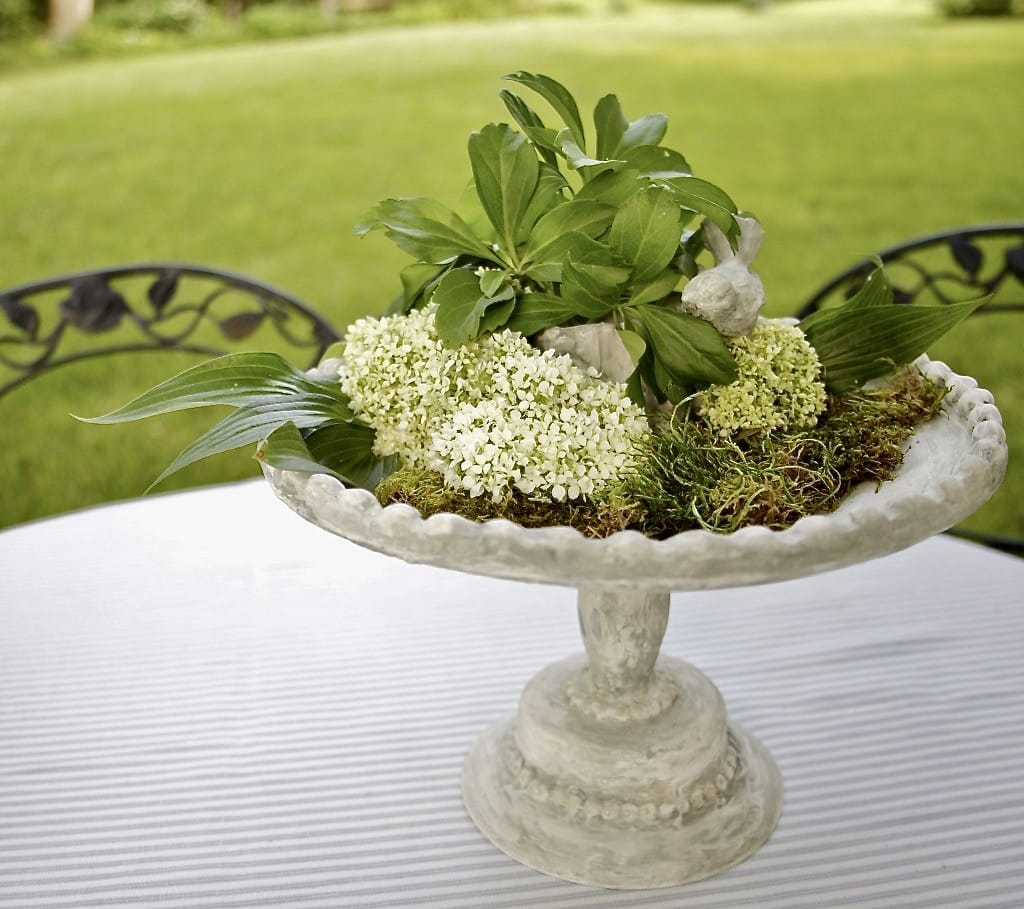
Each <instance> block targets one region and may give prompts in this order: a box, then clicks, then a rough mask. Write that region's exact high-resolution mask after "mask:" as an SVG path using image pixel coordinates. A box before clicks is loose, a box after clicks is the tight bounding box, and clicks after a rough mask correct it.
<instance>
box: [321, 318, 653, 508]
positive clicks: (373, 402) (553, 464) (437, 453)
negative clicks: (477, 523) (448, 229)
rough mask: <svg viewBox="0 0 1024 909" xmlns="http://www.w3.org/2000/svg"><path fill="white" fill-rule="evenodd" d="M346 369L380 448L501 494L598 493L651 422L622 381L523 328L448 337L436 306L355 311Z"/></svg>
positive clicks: (470, 487)
mask: <svg viewBox="0 0 1024 909" xmlns="http://www.w3.org/2000/svg"><path fill="white" fill-rule="evenodd" d="M339 374H340V376H341V385H342V389H343V390H344V392H345V393H346V394H347V395H348V396H349V397H350V398H351V401H352V407H353V409H354V410H355V411H356V412H358V413H360V414H362V416H363V417H364V419H366V421H367V422H368V423H369V424H370V425H371V426H372V427H373V428H374V429H375V430H376V433H377V441H376V451H377V453H378V454H380V455H388V454H397V455H398V456H399V457H400V458H401V459H402V460H403V461H404V462H405V463H406V464H407V465H408V466H411V467H423V468H427V469H431V470H437V471H439V472H440V473H441V474H442V475H443V476H444V478H445V482H446V483H447V484H448V485H450V486H452V487H454V488H457V489H462V490H465V491H466V492H468V493H469V494H470V495H473V496H478V495H484V494H487V495H490V496H491V497H492V498H493V499H494V500H495V501H501V500H502V499H503V498H504V497H506V496H507V495H508V494H509V493H510V492H511V491H512V490H513V489H518V490H519V491H520V492H523V493H525V494H527V495H532V496H546V497H550V498H552V499H555V500H556V501H562V500H565V499H578V498H581V497H585V496H589V495H592V494H593V493H594V492H595V490H597V489H599V488H600V487H601V486H603V485H605V484H607V483H608V482H610V481H611V480H614V479H616V478H617V477H620V476H622V475H623V474H624V473H626V472H628V471H629V470H630V469H631V468H632V467H633V465H634V463H635V445H634V443H635V441H636V440H638V439H640V438H642V437H643V436H645V435H646V434H647V433H648V432H649V429H648V425H647V419H646V416H645V414H644V411H643V408H641V407H639V406H637V405H636V404H634V403H633V402H632V401H631V400H630V399H629V397H628V395H627V394H626V390H625V387H624V386H623V385H621V384H617V383H611V382H605V381H603V380H601V379H600V378H598V377H597V371H596V370H594V369H589V370H587V371H584V370H581V369H580V368H579V367H577V366H575V365H574V364H573V362H572V360H571V359H570V358H569V357H568V356H565V355H557V354H556V353H555V352H554V351H550V350H548V351H538V350H536V349H535V348H533V347H531V346H530V344H529V342H528V341H527V340H526V339H525V338H524V337H523V336H522V335H520V334H518V333H516V332H511V331H502V332H498V333H496V334H492V335H485V336H483V337H481V338H479V339H477V340H475V341H471V342H469V343H468V344H465V345H463V346H461V347H458V348H456V349H449V348H446V347H445V346H444V345H443V344H442V343H441V341H440V340H439V339H438V337H437V333H436V330H435V327H434V313H433V309H430V308H428V309H425V310H419V311H413V312H411V313H409V314H408V315H404V316H391V317H387V318H382V319H361V320H360V321H358V322H356V323H355V324H354V325H352V326H351V327H350V328H349V331H348V335H347V338H346V346H345V351H344V355H343V359H342V364H341V366H340V368H339Z"/></svg>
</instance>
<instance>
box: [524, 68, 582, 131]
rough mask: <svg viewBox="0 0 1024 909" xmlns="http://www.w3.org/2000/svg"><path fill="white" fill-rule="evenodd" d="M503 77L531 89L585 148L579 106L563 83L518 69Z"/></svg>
mask: <svg viewBox="0 0 1024 909" xmlns="http://www.w3.org/2000/svg"><path fill="white" fill-rule="evenodd" d="M504 78H505V79H507V80H509V81H510V82H517V83H519V84H520V85H525V86H526V87H527V88H530V89H533V91H535V92H536V93H537V94H538V95H540V96H541V97H542V98H543V99H544V100H545V101H547V102H548V104H550V105H551V107H552V108H553V109H554V111H555V113H557V114H558V116H559V117H561V118H562V122H563V123H565V125H566V126H567V127H568V128H569V131H570V132H571V133H572V136H573V138H574V139H575V140H576V144H577V145H578V146H579V147H580V148H581V149H583V148H586V146H587V140H586V137H585V135H584V133H583V121H582V120H581V119H580V111H579V108H578V107H577V106H576V100H575V99H574V98H573V96H572V94H571V93H570V92H569V90H568V89H567V88H566V87H565V86H564V85H562V84H561V83H560V82H556V81H555V80H554V79H552V78H551V77H550V76H545V75H542V74H540V73H536V74H535V73H527V72H522V71H520V72H516V73H509V74H508V75H506V76H504Z"/></svg>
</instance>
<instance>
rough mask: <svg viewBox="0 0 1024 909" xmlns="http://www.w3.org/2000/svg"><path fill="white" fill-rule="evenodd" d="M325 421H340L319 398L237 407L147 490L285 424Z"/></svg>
mask: <svg viewBox="0 0 1024 909" xmlns="http://www.w3.org/2000/svg"><path fill="white" fill-rule="evenodd" d="M327 421H337V422H342V421H340V420H338V416H337V413H336V411H335V409H334V407H333V406H332V402H330V401H327V400H324V399H322V398H321V399H316V398H313V397H305V396H293V397H288V398H276V399H272V400H265V401H260V402H257V403H254V404H249V405H247V406H245V407H240V408H239V409H238V410H236V411H234V412H233V413H230V414H228V415H227V416H226V417H225V418H224V419H223V420H221V421H220V422H219V423H217V424H216V425H215V426H213V427H212V428H211V429H209V430H207V431H206V432H204V433H203V434H202V435H201V436H200V437H199V438H198V439H196V440H195V441H193V442H191V443H190V444H189V445H187V446H185V448H184V449H183V450H182V451H181V453H180V454H178V456H177V457H176V458H175V459H174V460H173V461H172V462H171V463H170V464H169V465H168V466H167V467H166V468H165V469H164V471H163V472H162V473H161V474H160V476H158V477H157V478H156V479H155V480H154V481H153V483H152V485H151V486H150V487H149V488H150V489H152V488H153V487H154V486H156V485H158V484H159V483H161V482H162V481H163V480H165V479H167V477H169V476H171V475H172V474H175V473H177V472H178V471H179V470H182V469H183V468H185V467H188V466H189V465H190V464H195V463H196V461H202V460H203V459H204V458H209V457H211V456H213V455H216V454H221V453H222V452H225V451H233V450H234V449H236V448H242V447H244V446H246V445H252V444H254V443H256V442H259V441H260V440H261V439H265V438H266V437H267V436H268V435H270V434H271V433H272V432H273V431H274V430H275V429H277V428H278V427H280V426H283V425H284V424H285V423H294V424H295V425H296V426H297V427H298V428H299V429H305V428H308V427H312V426H317V425H319V424H320V423H324V422H327Z"/></svg>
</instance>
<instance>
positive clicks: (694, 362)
mask: <svg viewBox="0 0 1024 909" xmlns="http://www.w3.org/2000/svg"><path fill="white" fill-rule="evenodd" d="M631 312H633V313H635V314H636V316H637V317H638V318H639V320H640V323H641V325H642V326H643V328H644V329H645V332H644V333H645V335H646V341H647V343H648V346H649V347H650V348H651V350H652V351H653V352H654V358H655V361H656V365H657V366H658V367H660V368H661V369H662V370H664V372H665V373H666V374H667V375H668V377H669V378H671V380H672V381H673V382H674V383H675V384H677V385H679V386H681V387H682V388H691V389H692V388H706V387H707V386H708V385H725V384H728V383H729V382H732V381H734V380H735V379H736V375H737V373H736V361H735V360H733V357H732V353H730V351H729V348H728V347H727V346H726V343H725V339H724V338H723V337H722V336H721V335H720V334H719V333H718V331H717V330H716V329H715V327H714V326H713V325H712V324H711V323H710V322H705V321H704V320H703V319H699V318H697V317H696V316H691V315H687V314H686V313H681V312H677V311H676V310H673V309H666V308H665V307H663V306H653V305H651V304H649V303H645V304H643V305H641V306H636V307H632V308H631ZM658 384H659V385H661V386H662V390H663V391H664V390H666V388H665V384H664V383H663V382H661V381H659V383H658Z"/></svg>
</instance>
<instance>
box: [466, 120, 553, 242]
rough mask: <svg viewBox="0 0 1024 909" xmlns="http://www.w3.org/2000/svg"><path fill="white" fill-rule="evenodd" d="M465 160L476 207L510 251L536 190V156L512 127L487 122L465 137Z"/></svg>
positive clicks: (537, 166) (538, 170) (524, 139)
mask: <svg viewBox="0 0 1024 909" xmlns="http://www.w3.org/2000/svg"><path fill="white" fill-rule="evenodd" d="M469 160H470V163H471V164H472V166H473V179H474V181H475V183H476V191H477V195H478V196H479V197H480V204H481V205H482V206H483V207H484V211H485V212H487V217H488V218H489V219H490V222H491V224H493V225H494V229H495V230H496V231H497V232H498V235H499V236H500V237H501V238H502V239H503V240H504V241H505V245H506V247H507V248H508V250H509V251H510V252H511V251H513V250H514V249H515V247H516V244H517V242H518V239H519V229H520V225H521V224H522V222H523V216H524V215H525V214H526V211H527V209H528V208H529V207H530V200H531V199H532V198H533V193H534V190H535V189H536V188H537V180H538V177H539V175H540V162H539V161H538V160H537V153H536V152H535V151H534V150H533V148H532V147H531V145H530V144H529V142H527V141H526V138H525V137H524V136H523V135H522V134H521V133H518V132H516V131H515V130H514V129H512V127H510V126H508V125H507V124H504V123H491V124H488V125H487V126H485V127H484V128H483V129H482V130H480V132H477V133H473V134H472V135H471V136H470V137H469Z"/></svg>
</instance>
